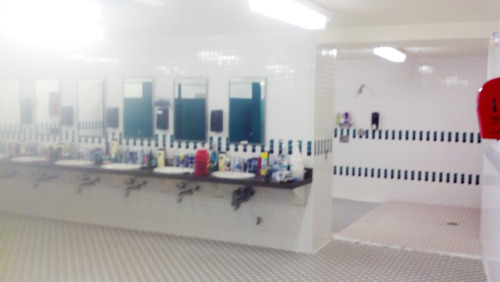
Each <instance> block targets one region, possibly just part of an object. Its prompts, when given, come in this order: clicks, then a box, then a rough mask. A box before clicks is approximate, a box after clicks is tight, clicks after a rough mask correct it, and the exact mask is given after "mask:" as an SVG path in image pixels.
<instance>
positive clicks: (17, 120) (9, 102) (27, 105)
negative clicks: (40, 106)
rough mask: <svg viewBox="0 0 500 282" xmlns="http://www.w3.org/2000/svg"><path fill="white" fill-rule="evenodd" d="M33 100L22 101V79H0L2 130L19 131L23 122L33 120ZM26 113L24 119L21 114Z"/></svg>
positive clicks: (29, 122)
mask: <svg viewBox="0 0 500 282" xmlns="http://www.w3.org/2000/svg"><path fill="white" fill-rule="evenodd" d="M32 104H33V103H32V102H30V101H25V102H24V103H22V101H21V80H19V79H2V80H0V127H1V128H2V132H18V131H19V126H20V125H21V124H31V123H32V120H33V106H32ZM23 114H24V115H26V117H25V118H24V119H23V118H22V117H21V115H23Z"/></svg>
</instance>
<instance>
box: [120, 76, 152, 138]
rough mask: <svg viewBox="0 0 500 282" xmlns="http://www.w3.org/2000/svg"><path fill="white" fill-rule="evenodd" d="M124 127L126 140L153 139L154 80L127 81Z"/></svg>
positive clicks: (125, 83)
mask: <svg viewBox="0 0 500 282" xmlns="http://www.w3.org/2000/svg"><path fill="white" fill-rule="evenodd" d="M123 93H124V94H123V96H124V98H123V127H124V130H123V132H124V136H125V137H126V138H153V126H154V124H153V114H154V113H153V79H140V78H130V79H125V82H124V92H123Z"/></svg>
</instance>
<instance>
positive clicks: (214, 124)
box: [210, 110, 222, 132]
mask: <svg viewBox="0 0 500 282" xmlns="http://www.w3.org/2000/svg"><path fill="white" fill-rule="evenodd" d="M210 131H212V132H222V110H213V111H211V112H210Z"/></svg>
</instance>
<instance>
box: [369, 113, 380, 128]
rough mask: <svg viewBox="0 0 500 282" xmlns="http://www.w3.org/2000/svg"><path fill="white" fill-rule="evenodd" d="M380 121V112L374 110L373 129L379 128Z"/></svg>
mask: <svg viewBox="0 0 500 282" xmlns="http://www.w3.org/2000/svg"><path fill="white" fill-rule="evenodd" d="M378 122H379V113H377V112H373V113H372V125H371V127H372V130H377V129H378Z"/></svg>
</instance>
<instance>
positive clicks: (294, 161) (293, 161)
mask: <svg viewBox="0 0 500 282" xmlns="http://www.w3.org/2000/svg"><path fill="white" fill-rule="evenodd" d="M290 172H291V173H292V178H293V180H295V181H302V180H304V159H303V158H302V153H301V152H300V151H299V142H298V141H297V142H296V143H294V145H293V151H292V156H291V157H290Z"/></svg>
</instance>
